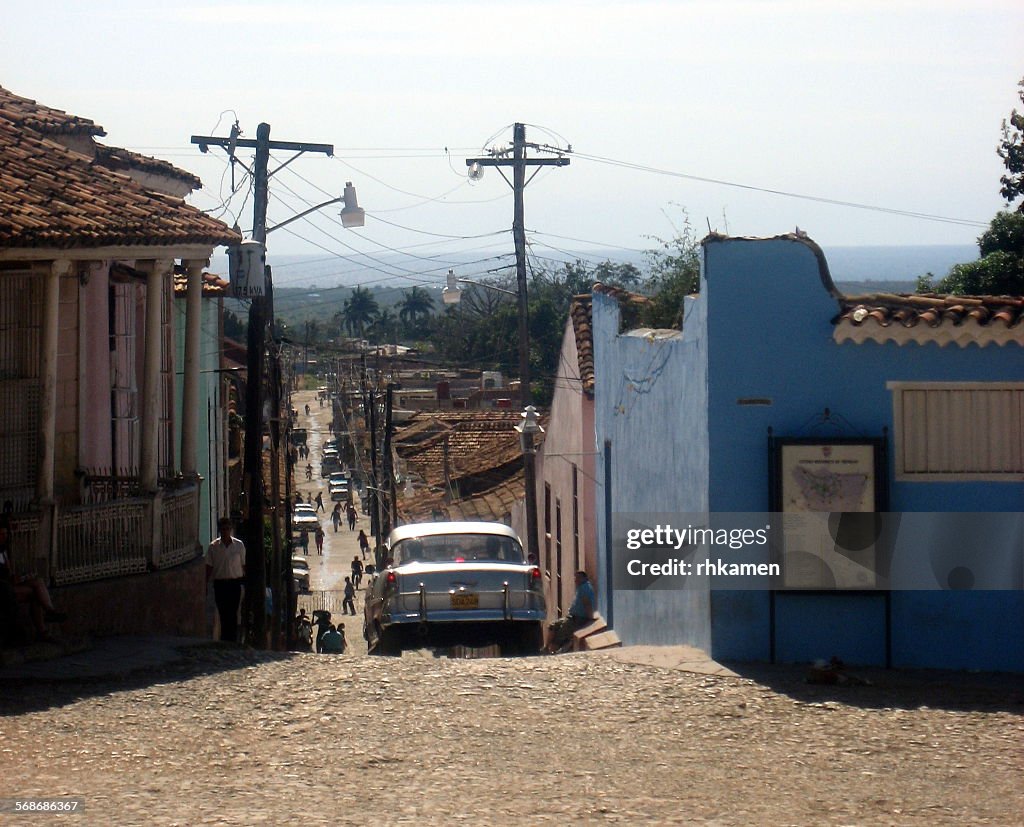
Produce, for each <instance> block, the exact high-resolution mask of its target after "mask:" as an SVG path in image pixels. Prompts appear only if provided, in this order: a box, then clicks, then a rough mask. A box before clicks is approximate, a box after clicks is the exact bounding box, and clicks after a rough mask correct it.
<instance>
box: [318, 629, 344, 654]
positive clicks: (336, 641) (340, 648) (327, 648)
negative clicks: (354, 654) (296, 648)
mask: <svg viewBox="0 0 1024 827" xmlns="http://www.w3.org/2000/svg"><path fill="white" fill-rule="evenodd" d="M346 648H347V646H346V643H345V636H344V635H343V634H342V633H341V632H339V631H338V629H337V627H336V626H335V625H334V624H333V623H331V624H328V626H327V631H326V632H324V636H323V637H322V638H321V639H320V651H321V652H322V653H323V654H325V655H343V654H345V649H346Z"/></svg>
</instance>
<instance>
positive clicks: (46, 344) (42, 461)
mask: <svg viewBox="0 0 1024 827" xmlns="http://www.w3.org/2000/svg"><path fill="white" fill-rule="evenodd" d="M71 266H72V263H71V261H70V260H68V259H58V260H56V261H54V262H52V263H51V264H50V266H49V270H48V271H46V272H45V273H44V274H43V318H42V330H41V336H40V340H39V353H40V365H39V382H40V388H39V391H40V393H39V474H38V476H37V478H36V497H37V498H38V499H39V501H40V502H41V503H42V504H44V505H51V504H52V503H53V479H54V462H55V459H56V445H57V359H58V355H57V333H58V330H59V321H60V280H61V278H62V277H63V276H66V275H67V274H68V273H70V272H71Z"/></svg>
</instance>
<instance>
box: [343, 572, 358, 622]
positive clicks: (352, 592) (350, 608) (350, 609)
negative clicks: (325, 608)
mask: <svg viewBox="0 0 1024 827" xmlns="http://www.w3.org/2000/svg"><path fill="white" fill-rule="evenodd" d="M355 596H356V588H355V586H353V585H352V580H351V578H348V577H346V578H345V599H344V600H342V601H341V613H342V614H353V615H354V614H355V613H356V604H355Z"/></svg>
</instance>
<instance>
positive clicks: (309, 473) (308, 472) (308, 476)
mask: <svg viewBox="0 0 1024 827" xmlns="http://www.w3.org/2000/svg"><path fill="white" fill-rule="evenodd" d="M306 479H307V480H311V479H313V466H312V464H310V465H307V466H306Z"/></svg>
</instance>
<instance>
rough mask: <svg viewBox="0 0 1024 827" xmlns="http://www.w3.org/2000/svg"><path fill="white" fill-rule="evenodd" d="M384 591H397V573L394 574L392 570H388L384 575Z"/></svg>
mask: <svg viewBox="0 0 1024 827" xmlns="http://www.w3.org/2000/svg"><path fill="white" fill-rule="evenodd" d="M384 591H386V592H397V591H398V575H397V574H395V573H394V572H393V571H389V572H388V573H387V574H386V575H384Z"/></svg>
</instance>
